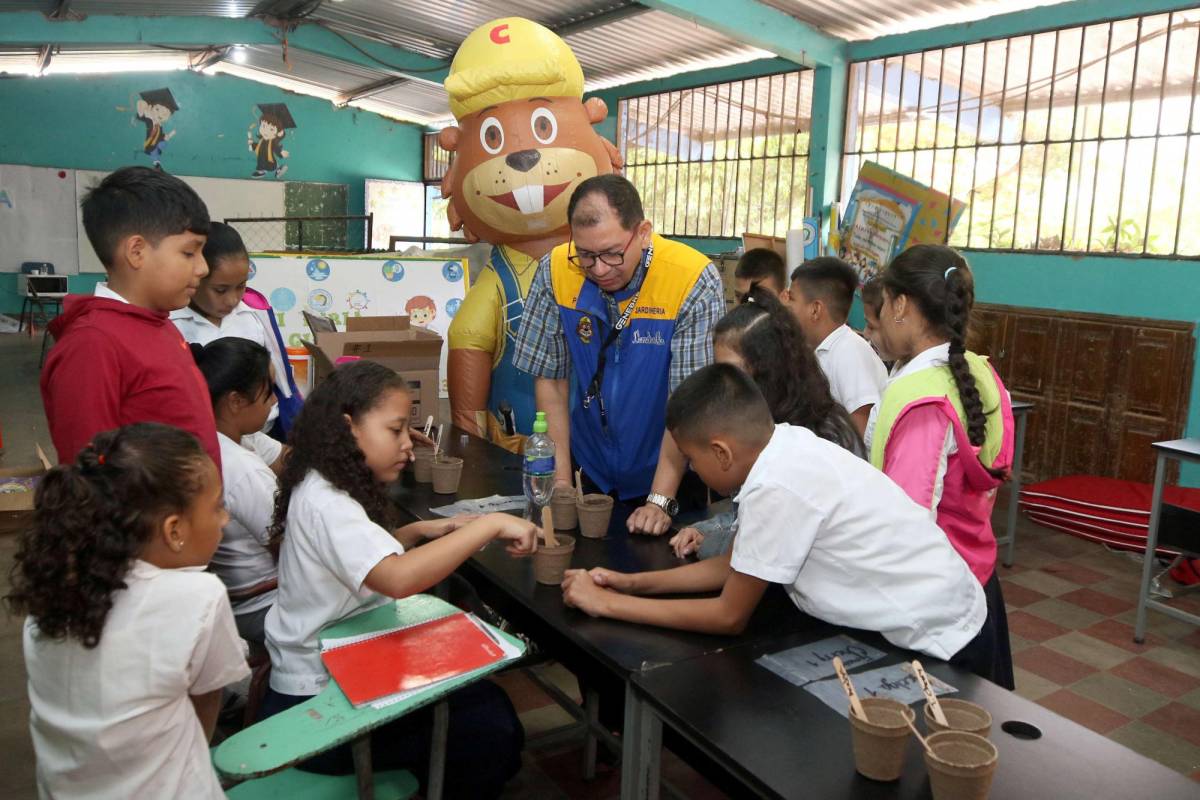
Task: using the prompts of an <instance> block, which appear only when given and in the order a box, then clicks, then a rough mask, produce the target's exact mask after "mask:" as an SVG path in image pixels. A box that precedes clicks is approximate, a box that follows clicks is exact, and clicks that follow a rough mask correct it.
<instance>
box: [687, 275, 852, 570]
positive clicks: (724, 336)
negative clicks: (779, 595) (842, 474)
mask: <svg viewBox="0 0 1200 800" xmlns="http://www.w3.org/2000/svg"><path fill="white" fill-rule="evenodd" d="M713 355H714V359H715V360H716V362H717V363H719V364H731V365H733V366H735V367H737V368H738V369H740V370H742V371H743V372H745V373H746V374H748V375H749V376H750V377H751V378H753V379H754V382H755V383H756V384H758V388H759V390H760V391H761V392H762V393H763V397H764V398H765V399H766V401H767V406H768V407H769V408H770V409H771V416H772V417H774V419H775V422H776V423H783V422H786V423H788V424H789V425H799V426H800V427H802V428H808V429H809V430H810V431H812V432H813V433H815V434H816V435H817V436H820V437H821V438H822V439H827V440H828V441H831V442H833V443H834V444H837V445H840V446H841V447H843V448H845V449H846V450H849V451H850V452H851V453H854V454H855V455H856V456H858V457H859V458H866V457H867V454H866V450H865V449H864V447H863V442H862V439H860V438H859V436H858V431H856V430H855V429H854V423H853V421H852V420H851V419H850V415H849V414H848V413H847V412H846V410H845V409H844V408H842V407H841V406H840V405H838V404H837V403H836V402H835V401H834V399H833V395H832V394H830V391H829V380H828V379H827V378H826V377H825V373H824V372H822V371H821V367H820V365H819V364H818V363H817V359H816V356H814V355H813V351H812V350H811V349H810V348H809V347H808V345H807V344H806V343H805V341H804V333H803V331H801V330H800V326H799V324H798V323H797V322H796V319H795V317H793V316H792V314H791V312H789V311H788V310H787V308H786V307H784V305H783V304H782V303H781V302H780V301H779V295H778V294H777V293H776V292H773V291H771V290H770V289H768V288H766V287H763V286H759V285H757V284H754V285H752V286H751V287H750V288H749V290H748V291H747V292H746V293H745V294H744V295H743V296H742V300H741V302H740V303H739V304H738V305H737V306H735V307H734V308H733V310H732V311H730V312H729V313H728V314H726V315H725V316H724V317H722V318H721V319H720V321H719V322H717V325H716V327H715V328H713ZM736 519H737V510H736V509H734V510H731V511H727V512H724V513H722V514H719V515H717V516H715V517H712V518H711V519H708V520H705V521H704V522H701V523H698V524H696V525H693V526H691V527H688V528H684V529H683V530H681V531H680V532H679V533H677V534H676V535H675V536H674V537H673V538H672V539H671V546H672V547H673V548H674V549H675V554H676V555H677V556H679V557H680V558H683V557H685V556H687V555H689V554H691V553H696V554H697V555H698V556H699V557H700V558H711V557H712V556H716V555H721V554H722V553H726V552H728V551H729V548H730V547H731V546H732V545H733V533H734V522H735V521H736Z"/></svg>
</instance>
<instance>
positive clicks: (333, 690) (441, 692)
mask: <svg viewBox="0 0 1200 800" xmlns="http://www.w3.org/2000/svg"><path fill="white" fill-rule="evenodd" d="M457 611H458V609H457V608H455V607H454V606H452V605H450V604H449V603H447V602H445V601H443V600H439V599H437V598H436V597H431V596H429V595H414V596H413V597H406V598H404V599H403V600H397V601H395V602H394V603H388V604H386V605H383V606H380V607H379V608H376V609H373V610H371V611H368V612H366V613H363V614H359V615H357V616H354V617H350V618H349V619H345V620H342V621H341V622H338V623H335V624H333V625H331V626H329V627H328V628H326V629H325V630H324V631H323V632H322V633H321V640H322V641H324V640H325V639H331V638H338V637H343V636H355V635H358V634H361V633H370V632H371V631H379V630H384V629H387V628H393V627H396V626H398V625H415V624H417V623H420V622H426V621H428V620H431V619H437V618H439V617H444V616H446V615H448V614H453V613H456V612H457ZM489 631H490V632H491V633H492V635H493V636H497V637H504V639H505V640H506V641H508V642H510V643H512V644H513V645H515V646H516V647H518V648H519V649H520V650H521V651H522V652H524V649H525V645H524V644H523V643H522V642H521V641H520V640H518V639H515V638H514V637H512V636H509V635H507V634H505V633H503V632H501V631H498V630H496V629H495V628H492V627H490V626H489ZM511 663H512V662H511V661H502V662H500V663H498V664H491V665H489V666H486V667H483V668H481V669H478V670H475V671H474V672H469V673H467V674H465V675H462V676H460V677H458V678H455V679H453V680H450V681H446V682H445V683H442V684H438V685H437V686H435V687H432V688H430V689H428V690H427V691H424V692H420V693H418V694H417V695H416V696H414V697H410V698H409V699H407V700H404V701H401V702H399V703H394V704H392V705H390V706H386V707H384V708H379V709H376V708H371V707H370V706H365V707H363V708H354V706H352V705H351V704H350V702H349V701H348V700H347V699H346V696H345V695H344V694H342V690H341V689H339V688H338V686H337V683H336V682H334V681H332V680H331V681H330V682H329V684H328V685H327V686H326V687H325V689H324V691H322V692H321V693H320V694H318V695H317V696H316V697H313V698H312V699H311V700H309V701H307V702H305V703H301V704H299V705H297V706H293V707H292V708H289V709H287V710H286V711H283V712H280V713H279V714H276V715H275V716H273V717H270V718H269V719H265V720H263V721H262V722H259V723H258V724H256V725H252V726H251V727H249V728H246V729H245V730H243V731H241V732H239V733H237V734H234V735H233V736H231V737H229V738H228V739H226V740H225V741H224V742H222V743H221V744H220V745H219V746H218V747H217V749H216V751H215V752H214V754H213V765H214V766H215V767H216V768H217V772H218V773H220V775H221V776H222V777H223V778H226V779H230V780H235V781H248V780H251V779H254V778H261V777H264V776H267V775H272V774H273V773H277V772H280V771H281V770H284V769H287V768H288V767H291V766H293V765H295V764H298V763H300V762H302V761H304V760H306V759H308V758H311V757H312V756H315V755H317V754H319V753H323V752H325V751H327V750H331V749H333V748H334V747H337V746H339V745H343V744H347V743H349V744H351V746H352V748H353V754H354V767H355V773H356V776H357V787H358V796H359V797H360V798H364V799H369V798H371V797H373V787H375V786H378V784H377V783H376V782H375V781H374V779H373V777H372V774H371V763H370V761H371V745H370V734H371V731H373V730H375V729H376V728H378V727H380V726H382V725H386V724H387V723H389V722H391V721H392V720H395V719H399V718H400V717H403V716H404V715H405V714H408V713H410V712H412V711H416V710H417V709H419V708H422V707H424V706H427V705H429V704H430V703H438V705H437V706H436V708H435V709H434V718H433V719H434V722H433V737H434V746H433V756H432V758H431V759H430V763H429V793H428V797H429V798H430V800H435V799H436V798H440V796H441V791H442V781H443V770H444V766H445V758H446V730H447V727H448V725H449V711H448V709H447V706H446V704H445V703H443V702H439V701H440V700H441V699H442V698H443V697H445V696H446V695H448V694H450V693H451V692H453V691H454V690H455V689H458V688H460V687H462V686H465V685H467V684H469V683H473V682H475V681H477V680H479V679H480V678H483V677H485V676H487V675H490V674H492V673H494V672H497V671H499V670H501V669H503V668H505V667H507V666H509V665H510V664H511ZM407 774H408V773H405V772H402V771H397V772H393V773H388V778H389V780H391V781H392V784H391V785H390V786H389V788H393V789H394V788H396V787H397V786H402V783H401V784H397V778H396V776H398V775H399V776H403V775H407ZM300 778H303V780H300ZM409 778H411V776H409ZM321 780H322V778H321V776H314V775H310V774H308V773H298V772H295V773H294V774H289V775H288V776H286V777H285V778H283V779H281V780H280V781H279V782H280V783H281V784H282V783H288V784H295V785H296V786H301V785H303V784H304V783H306V782H307V783H319V782H321ZM343 780H344V779H343ZM251 787H253V784H248V785H247V787H246V788H247V790H249V789H250V788H251ZM411 790H412V791H415V790H416V781H415V780H412V781H411ZM282 791H283V790H282V787H281V793H280V794H278V796H281V797H293V798H294V797H295V796H296V795H295V794H284V793H282ZM238 794H239V793H238V787H235V788H234V789H233V790H231V792H230V796H231V797H235V798H236V797H237V796H238ZM273 794H274V793H273ZM246 796H247V797H249V796H256V797H257V796H259V795H257V794H253V795H252V793H251V792H250V791H247V792H246Z"/></svg>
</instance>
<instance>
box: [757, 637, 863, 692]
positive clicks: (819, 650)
mask: <svg viewBox="0 0 1200 800" xmlns="http://www.w3.org/2000/svg"><path fill="white" fill-rule="evenodd" d="M883 656H884V653H883V652H882V651H880V650H876V649H875V648H874V647H870V646H869V645H865V644H863V643H862V642H859V641H855V640H854V639H851V638H850V637H849V636H845V635H842V636H833V637H830V638H829V639H822V640H821V641H819V642H812V643H811V644H803V645H800V646H799V647H793V648H791V649H790V650H782V651H780V652H778V653H769V654H767V655H765V656H762V657H761V658H759V659H758V663H759V664H761V665H762V666H764V667H766V668H767V669H769V670H771V672H774V673H775V674H776V675H778V676H779V677H781V678H783V679H784V680H785V681H788V682H789V683H794V684H795V685H796V686H804V685H805V684H807V683H811V682H812V681H816V680H820V679H821V678H828V677H829V676H830V675H832V674H833V659H834V658H837V657H841V659H842V664H843V665H845V667H846V670H847V671H849V670H852V669H854V668H855V667H861V666H863V665H865V664H870V663H871V662H872V661H878V660H879V659H881V658H883Z"/></svg>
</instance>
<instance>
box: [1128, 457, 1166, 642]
mask: <svg viewBox="0 0 1200 800" xmlns="http://www.w3.org/2000/svg"><path fill="white" fill-rule="evenodd" d="M1166 473H1167V459H1166V456H1165V455H1163V454H1162V453H1159V454H1158V461H1157V463H1156V464H1155V465H1154V496H1153V498H1151V500H1150V527H1149V529H1148V530H1147V531H1146V553H1145V555H1143V556H1142V584H1141V588H1139V589H1138V604H1137V624H1136V625H1134V628H1133V640H1134V641H1135V642H1137V643H1138V644H1141V643H1142V642H1144V641H1145V640H1146V601H1147V600H1148V599H1149V594H1150V575H1151V573H1152V572H1153V571H1154V551H1155V550H1156V549H1157V547H1158V521H1159V518H1160V517H1161V516H1162V496H1163V482H1164V481H1165V480H1166V477H1167V475H1166Z"/></svg>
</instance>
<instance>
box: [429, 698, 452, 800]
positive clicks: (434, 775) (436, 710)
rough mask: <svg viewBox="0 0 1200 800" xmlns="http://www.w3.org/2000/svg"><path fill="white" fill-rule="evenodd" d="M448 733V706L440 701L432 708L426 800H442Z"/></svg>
mask: <svg viewBox="0 0 1200 800" xmlns="http://www.w3.org/2000/svg"><path fill="white" fill-rule="evenodd" d="M449 732H450V704H449V702H448V701H446V700H442V701H441V702H440V703H438V704H437V705H436V706H434V707H433V742H432V744H431V745H430V749H429V791H428V792H426V793H425V798H426V800H442V790H443V789H444V787H445V784H446V736H447V734H448V733H449Z"/></svg>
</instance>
